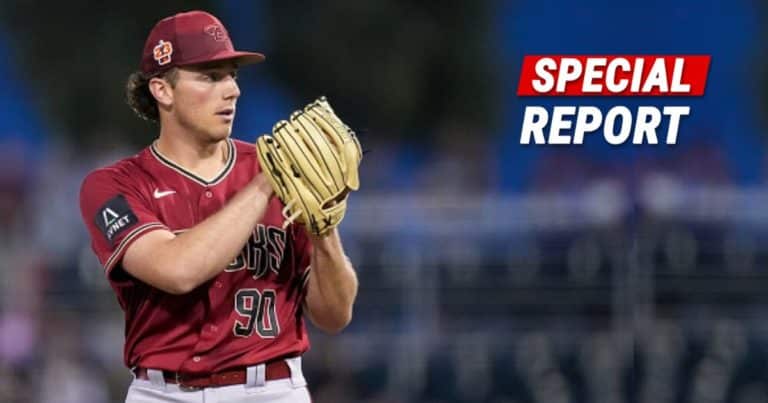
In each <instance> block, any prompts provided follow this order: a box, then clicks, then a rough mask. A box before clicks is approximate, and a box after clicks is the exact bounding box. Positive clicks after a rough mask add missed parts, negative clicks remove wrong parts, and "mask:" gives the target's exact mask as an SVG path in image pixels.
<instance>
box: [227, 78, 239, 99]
mask: <svg viewBox="0 0 768 403" xmlns="http://www.w3.org/2000/svg"><path fill="white" fill-rule="evenodd" d="M239 96H240V86H239V85H237V80H235V79H234V77H230V78H229V79H228V80H227V85H226V86H225V89H224V99H236V98H237V97H239Z"/></svg>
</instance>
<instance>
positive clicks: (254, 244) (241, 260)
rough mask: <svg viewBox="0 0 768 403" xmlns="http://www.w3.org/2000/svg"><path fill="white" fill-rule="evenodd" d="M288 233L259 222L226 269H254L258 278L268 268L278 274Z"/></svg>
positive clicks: (254, 275)
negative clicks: (241, 249)
mask: <svg viewBox="0 0 768 403" xmlns="http://www.w3.org/2000/svg"><path fill="white" fill-rule="evenodd" d="M285 241H286V233H285V231H284V230H283V229H282V228H279V227H273V226H264V225H263V224H259V225H257V226H256V228H255V229H254V230H253V233H251V237H250V238H249V239H248V242H247V243H246V244H245V246H244V247H243V251H242V252H240V255H238V256H237V258H235V260H234V261H233V262H232V263H230V264H229V267H227V268H226V270H225V271H228V272H234V271H240V270H243V269H246V268H247V269H248V270H251V271H253V278H254V279H257V278H259V277H261V276H263V275H264V274H266V273H267V270H270V271H272V272H273V273H275V274H278V272H279V271H280V266H281V264H282V261H283V256H284V254H285Z"/></svg>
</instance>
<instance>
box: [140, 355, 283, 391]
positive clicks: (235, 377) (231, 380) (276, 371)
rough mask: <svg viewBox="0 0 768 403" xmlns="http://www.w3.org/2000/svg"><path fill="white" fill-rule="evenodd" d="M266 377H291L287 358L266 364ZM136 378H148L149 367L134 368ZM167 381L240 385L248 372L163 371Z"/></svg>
mask: <svg viewBox="0 0 768 403" xmlns="http://www.w3.org/2000/svg"><path fill="white" fill-rule="evenodd" d="M265 367H266V368H265V377H264V379H265V380H267V381H272V380H275V379H283V378H290V377H291V369H290V368H289V367H288V364H286V363H285V360H278V361H272V362H268V363H266V364H265ZM133 372H134V373H135V374H136V379H143V380H148V379H149V376H147V368H142V367H137V368H135V369H134V370H133ZM163 378H164V379H165V382H166V383H171V384H177V385H179V386H182V387H185V388H207V387H210V386H227V385H240V384H244V383H246V378H247V372H246V369H245V368H238V369H232V370H228V371H221V372H216V373H213V374H184V373H179V372H171V371H163Z"/></svg>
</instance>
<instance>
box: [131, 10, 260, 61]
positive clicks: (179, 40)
mask: <svg viewBox="0 0 768 403" xmlns="http://www.w3.org/2000/svg"><path fill="white" fill-rule="evenodd" d="M228 59H235V60H236V61H237V63H238V64H239V65H244V64H253V63H259V62H261V61H263V60H264V55H262V54H261V53H254V52H241V51H237V50H235V48H234V46H233V45H232V40H231V39H229V33H228V32H227V29H226V28H224V24H222V23H221V21H219V19H218V18H216V17H214V16H213V15H211V14H209V13H206V12H205V11H188V12H185V13H179V14H176V15H173V16H170V17H167V18H164V19H162V20H160V21H159V22H158V23H157V24H155V27H154V28H152V31H151V32H150V33H149V37H148V38H147V42H146V43H145V44H144V52H143V53H142V56H141V72H142V73H144V74H146V75H155V74H157V73H160V72H163V71H165V70H168V69H170V68H171V67H176V66H188V65H191V64H197V63H205V62H211V61H216V60H228Z"/></svg>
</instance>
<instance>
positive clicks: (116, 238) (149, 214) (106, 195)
mask: <svg viewBox="0 0 768 403" xmlns="http://www.w3.org/2000/svg"><path fill="white" fill-rule="evenodd" d="M138 189H139V186H137V183H136V179H135V178H134V177H130V176H128V175H123V174H120V173H118V172H115V171H111V170H108V169H102V170H98V171H95V172H93V173H91V174H90V175H88V176H87V177H86V178H85V180H84V181H83V184H82V187H81V189H80V212H81V214H82V217H83V221H84V222H85V226H86V227H87V228H88V233H89V234H90V236H91V247H92V248H93V251H94V253H95V254H96V257H98V259H99V262H100V263H101V265H102V266H103V267H104V270H105V273H107V274H109V272H110V271H111V270H112V268H113V267H114V266H115V265H116V264H117V263H118V262H120V261H121V260H122V258H123V255H124V254H125V251H126V249H127V248H128V247H129V246H130V245H131V243H133V242H134V241H135V240H136V239H138V238H139V237H141V236H142V235H144V234H146V233H148V232H150V231H154V230H158V229H168V228H167V227H166V226H165V224H163V223H162V222H160V220H159V219H158V218H157V214H156V213H155V212H154V211H153V209H152V206H151V204H150V203H149V202H148V198H147V197H145V196H143V195H142V194H141V192H140V191H139V190H138Z"/></svg>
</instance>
